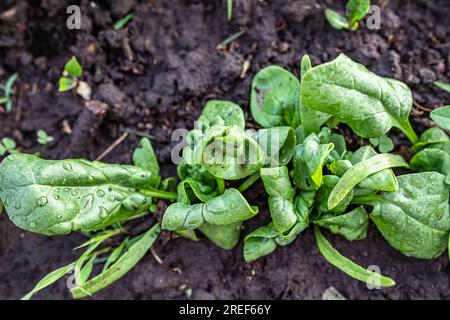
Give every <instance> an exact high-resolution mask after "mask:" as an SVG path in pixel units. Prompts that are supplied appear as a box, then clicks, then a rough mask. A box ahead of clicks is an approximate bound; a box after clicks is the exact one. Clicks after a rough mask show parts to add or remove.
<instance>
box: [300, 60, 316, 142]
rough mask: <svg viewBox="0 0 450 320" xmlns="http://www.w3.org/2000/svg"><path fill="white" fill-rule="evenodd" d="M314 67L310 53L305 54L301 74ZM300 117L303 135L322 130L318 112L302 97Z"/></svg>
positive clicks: (301, 64) (301, 63)
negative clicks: (306, 103)
mask: <svg viewBox="0 0 450 320" xmlns="http://www.w3.org/2000/svg"><path fill="white" fill-rule="evenodd" d="M311 68H312V64H311V59H310V58H309V56H308V55H306V54H305V55H304V56H303V57H302V60H301V62H300V74H301V75H302V76H303V75H304V74H305V73H306V71H308V70H309V69H311ZM300 119H301V124H302V130H303V136H304V137H307V136H309V135H310V134H311V133H318V132H319V131H320V126H319V119H318V115H317V112H316V111H315V110H313V109H311V108H309V107H308V106H306V105H305V104H304V103H302V101H301V97H300Z"/></svg>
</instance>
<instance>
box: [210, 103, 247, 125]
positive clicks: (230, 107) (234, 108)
mask: <svg viewBox="0 0 450 320" xmlns="http://www.w3.org/2000/svg"><path fill="white" fill-rule="evenodd" d="M202 116H204V117H205V118H206V119H208V121H209V124H210V126H213V125H216V124H218V125H223V126H227V127H232V126H237V127H238V128H241V129H242V130H244V128H245V116H244V112H243V111H242V109H241V107H239V106H238V105H237V104H234V103H233V102H230V101H225V100H209V101H208V102H207V103H206V105H205V107H204V109H203V111H202Z"/></svg>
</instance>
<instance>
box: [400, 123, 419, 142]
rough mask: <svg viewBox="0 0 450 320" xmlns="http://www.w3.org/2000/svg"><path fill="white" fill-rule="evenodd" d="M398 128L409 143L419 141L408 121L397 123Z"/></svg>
mask: <svg viewBox="0 0 450 320" xmlns="http://www.w3.org/2000/svg"><path fill="white" fill-rule="evenodd" d="M398 128H399V129H400V130H401V131H402V132H403V134H404V135H405V136H406V137H407V138H408V139H409V141H411V143H412V144H415V143H416V142H418V141H419V137H418V136H417V134H416V132H415V131H414V129H413V128H412V126H411V123H410V122H409V120H408V119H406V121H404V122H401V123H399V126H398Z"/></svg>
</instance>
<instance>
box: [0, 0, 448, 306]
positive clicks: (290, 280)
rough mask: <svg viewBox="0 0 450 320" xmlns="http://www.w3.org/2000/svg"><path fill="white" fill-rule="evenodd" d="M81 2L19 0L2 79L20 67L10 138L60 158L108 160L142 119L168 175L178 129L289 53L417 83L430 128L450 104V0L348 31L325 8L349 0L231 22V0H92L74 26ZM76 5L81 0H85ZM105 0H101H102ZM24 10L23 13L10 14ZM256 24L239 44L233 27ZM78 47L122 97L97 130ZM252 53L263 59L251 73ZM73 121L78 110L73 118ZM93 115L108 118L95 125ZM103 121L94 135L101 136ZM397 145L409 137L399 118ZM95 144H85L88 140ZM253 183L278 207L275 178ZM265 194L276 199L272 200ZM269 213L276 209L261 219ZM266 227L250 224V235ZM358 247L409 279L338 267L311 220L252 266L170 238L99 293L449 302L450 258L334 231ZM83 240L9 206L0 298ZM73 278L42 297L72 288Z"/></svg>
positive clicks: (418, 110) (351, 251)
mask: <svg viewBox="0 0 450 320" xmlns="http://www.w3.org/2000/svg"><path fill="white" fill-rule="evenodd" d="M73 2H74V1H61V0H42V1H39V0H34V1H11V0H4V1H2V2H1V4H0V50H1V51H0V52H1V53H0V82H4V81H5V80H6V79H7V77H8V76H9V75H10V74H12V73H13V72H17V73H18V74H19V80H18V81H17V86H16V88H17V96H16V99H15V101H14V106H15V107H14V112H13V113H10V114H7V113H5V112H3V111H2V110H0V138H1V137H4V136H9V137H13V138H14V139H15V140H16V141H17V142H18V145H19V147H20V149H21V150H23V151H24V152H27V153H33V152H42V153H43V156H44V157H46V158H53V159H57V158H62V157H66V156H85V157H87V158H88V159H94V158H96V157H97V156H98V155H99V154H100V153H102V151H103V150H104V149H106V148H107V147H108V146H109V145H111V143H113V142H114V141H115V140H116V139H117V138H118V137H119V136H120V135H121V134H122V132H121V130H120V128H129V129H133V130H137V131H141V132H146V133H148V134H151V135H152V137H153V142H154V144H155V147H156V150H157V152H158V156H159V159H160V161H161V163H162V165H163V171H164V173H165V174H166V175H170V174H172V175H173V174H174V173H175V166H174V165H173V164H172V163H171V161H170V150H171V144H170V136H171V132H172V130H173V129H176V128H191V126H192V125H193V121H194V119H195V118H196V117H197V116H198V114H199V113H200V112H201V109H202V106H203V105H204V103H205V101H206V100H208V99H210V98H220V99H229V100H232V101H234V102H236V103H238V104H240V105H241V106H242V107H243V108H244V109H245V110H247V111H248V110H249V109H248V95H249V86H250V83H251V79H252V76H253V75H254V73H255V72H256V71H258V70H259V69H261V68H262V67H264V66H266V65H269V64H279V65H282V66H284V67H286V68H288V69H291V70H292V71H293V72H295V73H297V70H298V61H299V58H300V57H301V56H302V55H303V54H305V53H308V54H310V56H311V57H312V60H313V62H314V63H315V64H317V63H321V62H325V61H328V60H330V59H332V58H334V57H336V56H337V54H338V53H340V52H345V53H346V54H347V55H349V56H350V57H352V58H353V59H356V60H358V61H360V62H362V63H364V64H365V65H367V66H368V68H369V69H372V70H374V71H375V72H377V73H379V74H382V75H386V76H391V77H395V78H397V79H400V80H402V81H404V82H406V83H407V84H408V85H409V86H410V87H411V88H412V90H413V92H414V97H415V100H416V102H417V104H416V105H415V106H414V110H413V113H412V121H413V125H414V126H415V127H417V128H419V129H423V128H425V127H427V126H430V125H431V123H430V122H429V121H428V120H426V116H427V113H428V112H427V111H426V110H427V109H433V108H435V107H436V106H440V105H442V104H443V103H445V102H446V100H447V102H448V100H449V96H448V95H447V94H445V93H444V92H442V91H440V90H439V89H436V88H435V87H433V85H432V81H433V80H436V79H440V80H443V81H446V82H450V42H449V39H450V26H449V24H448V17H449V16H450V2H449V1H448V0H440V1H419V0H416V1H412V0H411V1H401V0H395V1H394V0H383V1H378V5H380V6H381V10H382V21H381V22H382V25H381V30H379V31H371V30H367V29H366V28H365V27H364V26H363V27H362V28H361V29H360V30H358V31H356V32H346V31H336V30H334V29H332V28H331V27H330V25H329V24H328V23H327V22H326V21H325V19H324V16H323V10H324V9H325V7H333V8H335V9H339V10H341V9H343V7H344V4H345V1H340V2H339V3H335V1H331V0H330V1H306V0H305V1H303V0H298V1H285V0H272V1H268V0H265V1H256V0H235V10H234V17H233V20H232V22H231V23H228V22H227V20H226V8H225V1H218V0H217V1H210V0H184V1H181V0H174V1H163V0H147V1H134V0H114V1H87V0H83V1H78V3H79V4H80V6H81V12H82V29H81V30H68V29H67V28H66V19H67V17H68V15H67V14H66V7H67V6H68V5H69V4H72V3H73ZM75 2H77V1H75ZM94 2H95V3H96V5H95V6H94V5H92V3H94ZM374 2H376V1H374ZM11 8H13V10H14V11H13V12H12V14H11V12H8V14H5V11H6V10H8V9H11ZM130 11H132V12H133V13H134V18H133V20H132V21H131V22H130V23H129V24H128V25H127V27H126V28H124V29H122V30H120V31H116V30H114V29H113V28H112V25H113V23H114V22H115V21H117V20H118V19H119V18H121V17H122V16H124V15H125V14H127V13H128V12H130ZM241 29H245V30H246V33H245V34H244V35H243V36H242V37H241V38H240V39H239V40H237V41H235V42H233V43H232V44H231V45H228V46H225V47H224V48H221V47H220V46H219V47H218V46H217V45H218V44H219V43H221V42H222V41H223V40H224V39H226V38H228V37H229V36H231V35H233V34H235V33H236V32H238V31H240V30H241ZM72 55H76V56H77V57H78V58H79V60H80V61H81V64H82V65H83V66H84V68H85V70H86V75H85V76H84V80H85V81H87V82H88V83H89V84H90V85H91V86H92V89H93V97H94V99H95V100H99V101H102V102H105V103H107V104H108V106H109V108H108V114H107V115H106V117H105V119H103V122H102V123H101V124H98V121H97V123H96V124H95V126H97V125H98V126H99V128H98V130H96V131H95V132H93V131H89V130H88V131H89V132H90V133H89V132H88V133H87V134H77V135H76V136H77V137H78V138H74V137H73V135H70V134H68V133H67V132H68V131H67V124H69V126H70V127H72V130H74V131H77V132H79V131H83V130H85V129H83V128H81V129H80V128H77V126H81V125H82V124H83V123H84V121H85V120H83V119H81V120H77V118H78V117H79V115H80V114H81V113H82V110H84V108H85V107H84V102H83V100H82V98H80V97H79V96H77V95H76V94H73V93H58V92H57V81H58V77H59V75H60V73H61V70H62V68H63V65H64V63H65V62H66V61H67V60H68V59H69V58H70V57H71V56H72ZM246 61H248V62H249V63H250V68H249V70H248V72H244V73H243V65H244V64H245V63H246ZM63 123H66V130H63V129H64V125H63ZM95 126H94V127H95ZM39 129H45V130H46V131H47V132H48V133H49V134H51V135H53V136H54V137H55V141H54V142H52V143H51V144H50V145H49V146H48V147H47V148H45V149H43V148H42V147H40V146H39V145H38V144H37V142H36V131H37V130H39ZM92 134H93V136H92ZM392 134H393V135H394V138H395V140H396V142H397V145H400V146H401V147H397V149H396V151H400V152H407V150H406V148H407V146H408V143H407V142H406V141H405V139H404V138H403V137H402V136H401V135H400V134H399V132H398V131H396V130H393V131H392ZM137 141H138V137H136V136H130V137H128V138H127V139H126V140H125V141H124V142H123V143H121V144H120V145H119V146H118V147H117V148H116V149H114V150H113V151H112V152H111V153H110V154H109V155H108V156H107V157H106V158H105V159H104V160H105V161H107V162H117V163H129V162H130V154H131V151H132V150H133V148H134V147H135V145H136V143H137ZM77 145H83V148H76V147H75V148H74V146H77ZM253 190H257V192H254V191H252V192H248V196H249V199H250V201H251V202H252V203H256V204H259V205H260V207H261V215H262V216H267V215H268V212H267V208H266V207H265V204H264V203H265V196H264V192H263V190H262V189H261V188H260V186H259V187H258V188H256V189H253ZM258 193H259V194H261V197H260V198H259V199H258V197H259V196H260V195H259V194H258ZM262 219H264V218H262ZM260 224H262V220H261V218H259V220H258V219H257V220H256V221H252V222H251V223H250V224H247V228H246V230H245V232H244V233H247V232H248V231H249V230H253V229H254V228H255V227H256V226H258V225H260ZM328 236H329V238H330V240H331V241H332V242H333V244H335V245H336V247H337V248H338V249H339V250H341V252H342V253H344V254H345V255H346V256H348V257H350V258H351V259H354V260H355V261H357V262H358V263H361V264H362V265H364V266H368V265H374V264H375V265H379V266H380V268H381V271H382V272H383V273H384V274H386V275H389V276H391V277H393V278H394V279H395V280H396V282H397V285H396V286H395V287H394V288H391V289H383V290H369V289H367V288H366V286H365V285H364V284H363V283H360V282H357V281H354V280H351V279H350V278H349V277H347V276H346V275H345V274H343V273H342V272H340V271H339V270H337V269H335V268H333V267H332V266H330V265H329V264H328V263H327V262H326V261H325V260H324V259H323V258H322V257H321V255H320V254H319V252H318V250H317V248H316V245H315V241H314V238H313V235H312V233H311V232H310V231H308V232H305V233H304V234H302V235H301V236H299V237H298V239H297V240H296V241H295V243H293V244H292V245H290V246H288V247H284V248H279V249H277V251H276V252H275V253H274V254H272V255H270V256H268V257H266V258H262V259H260V260H259V261H257V262H255V263H252V264H250V265H249V264H245V263H244V261H243V257H242V243H241V244H240V245H239V246H238V248H236V249H235V250H233V251H229V252H227V251H223V250H220V249H218V248H216V247H214V246H213V245H212V244H210V243H209V242H208V241H201V242H197V243H195V242H191V241H188V240H185V239H175V240H171V241H169V242H167V243H165V244H162V243H158V245H156V246H155V251H156V252H157V253H158V255H159V256H160V257H161V258H162V260H163V262H164V263H163V264H161V265H160V264H158V263H157V262H156V260H155V259H154V258H153V257H152V255H150V254H148V255H147V256H146V257H145V258H144V259H143V261H141V262H140V263H139V264H138V266H137V267H135V268H134V269H133V270H132V271H131V272H130V273H129V274H127V275H126V276H125V277H124V278H122V279H121V280H120V281H118V282H116V283H115V284H114V285H112V286H110V287H109V288H107V289H106V290H104V291H102V292H100V293H98V294H97V295H95V296H94V298H93V299H110V298H114V299H158V298H162V299H178V298H180V299H184V298H186V295H185V289H186V288H191V289H192V298H194V299H220V298H222V299H321V297H322V293H323V292H324V291H325V289H327V288H328V287H330V286H334V287H335V288H336V289H337V290H338V291H339V292H341V293H342V294H343V295H344V296H345V297H347V298H349V299H448V298H450V284H449V277H450V268H449V265H448V259H447V257H446V256H442V257H440V258H438V259H436V260H433V261H422V260H417V259H413V258H408V257H405V256H404V255H402V254H401V253H399V252H397V251H395V250H394V249H392V248H391V247H389V245H388V244H387V243H386V241H385V240H384V239H383V238H382V237H381V236H380V235H379V234H378V232H377V231H376V230H374V229H371V231H370V232H369V235H368V237H367V239H365V240H363V241H358V242H354V243H350V242H347V241H345V240H343V239H342V238H339V237H332V236H330V235H328ZM81 241H83V237H82V236H81V235H78V234H73V235H70V236H64V237H62V236H61V237H44V236H39V235H34V234H31V233H27V232H24V231H21V230H20V229H18V228H16V227H15V226H14V225H13V224H12V223H11V222H10V221H9V220H8V217H7V215H5V214H3V215H2V216H0V299H16V298H19V297H21V296H22V295H23V294H24V293H25V292H27V291H28V290H30V289H31V288H32V287H33V286H34V284H35V283H36V282H37V281H38V280H39V279H40V278H41V277H42V276H43V275H44V274H46V273H47V272H49V271H51V270H53V269H55V268H57V267H59V266H62V265H65V264H67V263H69V262H71V261H72V260H73V259H75V258H76V257H77V254H78V253H77V252H74V251H72V248H74V247H75V246H77V245H78V244H80V243H81ZM69 297H70V296H69V294H68V290H67V288H66V284H65V281H59V282H58V283H57V284H56V285H54V286H51V287H50V288H48V289H45V290H44V291H42V292H41V293H40V294H39V295H38V296H37V298H47V299H66V298H69Z"/></svg>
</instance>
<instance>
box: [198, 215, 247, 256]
mask: <svg viewBox="0 0 450 320" xmlns="http://www.w3.org/2000/svg"><path fill="white" fill-rule="evenodd" d="M241 229H242V221H238V222H233V223H230V224H227V225H223V226H221V225H213V224H209V223H205V224H203V225H202V226H201V227H200V228H199V230H200V231H201V232H202V233H203V234H204V235H205V236H206V237H207V238H208V239H209V240H211V241H212V242H213V243H214V244H215V245H216V246H218V247H220V248H222V249H225V250H231V249H233V248H234V247H235V246H236V245H237V243H238V242H239V237H240V234H241Z"/></svg>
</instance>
